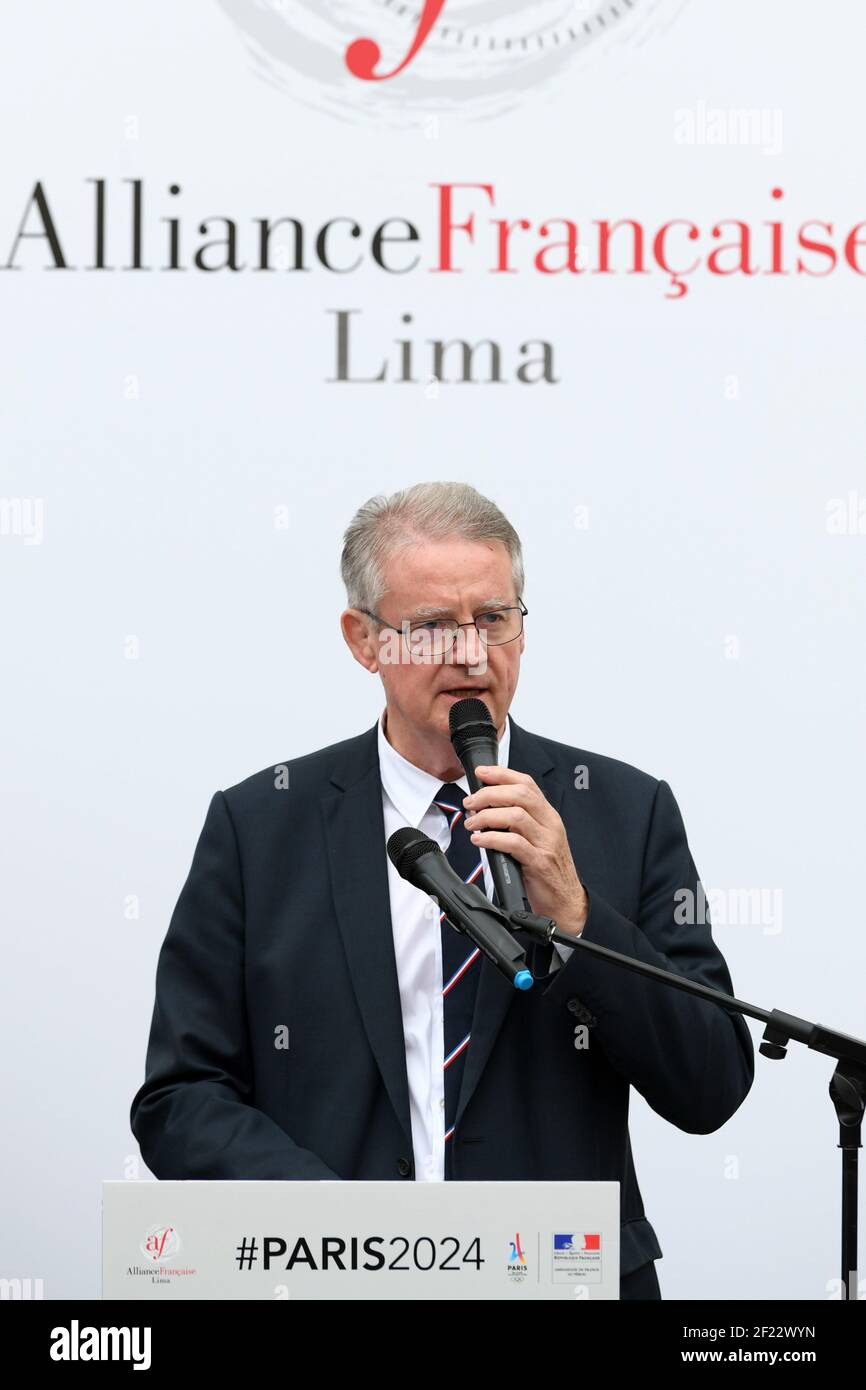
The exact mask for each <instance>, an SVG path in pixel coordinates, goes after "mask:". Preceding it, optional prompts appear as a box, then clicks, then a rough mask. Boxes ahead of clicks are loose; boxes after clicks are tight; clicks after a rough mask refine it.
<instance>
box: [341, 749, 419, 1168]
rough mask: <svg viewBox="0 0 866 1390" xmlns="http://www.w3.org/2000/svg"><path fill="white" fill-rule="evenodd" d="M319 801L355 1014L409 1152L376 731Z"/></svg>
mask: <svg viewBox="0 0 866 1390" xmlns="http://www.w3.org/2000/svg"><path fill="white" fill-rule="evenodd" d="M331 780H332V782H333V783H334V785H335V786H336V787H338V788H342V790H339V791H335V792H331V793H328V794H326V795H325V796H323V797H322V798H321V805H322V813H323V815H324V819H325V829H326V836H325V839H326V843H327V846H328V856H329V860H330V867H331V884H332V887H333V894H334V906H335V909H336V914H337V922H338V925H339V928H340V932H341V934H342V938H343V946H344V948H345V951H346V958H347V960H348V963H349V973H350V976H351V980H352V984H353V986H354V990H355V995H356V997H357V1000H358V1007H359V1009H360V1011H361V1017H362V1018H363V1021H364V1027H365V1029H366V1032H367V1037H368V1038H369V1040H370V1046H371V1048H372V1049H373V1053H374V1055H375V1057H376V1061H377V1063H378V1066H379V1070H380V1071H381V1073H382V1079H383V1081H384V1083H385V1087H386V1089H387V1092H388V1095H389V1097H390V1099H391V1104H392V1105H393V1107H394V1111H395V1113H396V1115H397V1117H398V1119H399V1121H400V1124H401V1125H402V1127H403V1131H404V1133H405V1136H406V1141H407V1144H408V1146H409V1152H410V1153H411V1151H412V1121H411V1117H410V1111H409V1082H408V1079H407V1073H406V1044H405V1039H404V1035H403V1013H402V1009H401V1006H400V990H399V985H398V980H397V961H396V957H395V954H394V936H393V930H392V925H391V904H390V896H389V891H388V861H387V856H386V853H385V818H384V815H383V812H382V783H381V778H380V775H379V755H378V748H377V731H376V726H375V725H374V726H373V729H372V730H371V731H370V732H369V733H366V734H361V735H360V736H359V737H358V738H357V739H352V740H351V741H350V747H349V748H348V749H347V751H346V754H345V756H344V759H343V761H342V763H341V764H340V766H339V768H338V769H337V771H335V772H334V773H333V775H332V778H331Z"/></svg>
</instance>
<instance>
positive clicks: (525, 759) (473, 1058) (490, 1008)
mask: <svg viewBox="0 0 866 1390" xmlns="http://www.w3.org/2000/svg"><path fill="white" fill-rule="evenodd" d="M508 765H509V767H512V768H514V770H515V771H516V772H527V773H529V776H530V777H531V778H532V779H533V781H535V782H537V783H538V786H539V787H540V788H541V790H542V792H543V793H544V795H545V796H546V798H547V800H548V801H549V802H550V804H551V806H552V807H553V809H554V810H555V811H559V807H560V805H561V803H562V797H563V793H564V790H565V788H564V785H563V783H562V782H561V781H560V780H559V779H558V778H557V777H556V775H555V768H556V764H555V763H554V761H553V759H552V758H551V757H550V754H549V753H547V752H546V750H545V747H544V744H543V743H542V742H541V740H540V739H538V738H536V736H535V735H534V734H530V733H528V732H527V730H526V729H521V728H520V726H519V725H518V724H515V722H514V720H513V719H512V720H511V746H510V748H509V754H508ZM548 949H549V948H548ZM529 963H530V966H531V965H532V960H531V959H530V962H529ZM515 993H516V991H515V989H514V986H513V985H511V984H509V982H508V980H506V978H505V976H504V975H501V974H500V973H499V971H498V970H497V969H496V967H495V965H492V964H491V963H490V961H489V960H487V958H486V957H484V956H482V958H481V976H480V978H479V981H478V994H477V995H476V999H475V1011H474V1014H473V1017H472V1032H471V1042H470V1044H469V1048H468V1050H467V1053H466V1066H465V1067H464V1070H463V1080H462V1083H461V1087H460V1099H459V1102H458V1105H457V1116H456V1120H455V1127H456V1126H458V1125H459V1124H460V1119H461V1116H462V1115H463V1112H464V1110H465V1109H466V1106H467V1105H468V1104H469V1101H470V1100H471V1098H472V1093H473V1092H474V1090H475V1088H476V1086H477V1085H478V1082H479V1081H480V1080H481V1076H482V1074H483V1072H484V1068H485V1067H486V1065H487V1062H488V1060H489V1057H490V1053H491V1052H492V1050H493V1045H494V1043H495V1042H496V1039H497V1037H498V1035H499V1030H500V1029H501V1027H502V1024H503V1022H504V1020H505V1015H506V1014H507V1012H508V1009H509V1007H510V1005H511V1003H512V1001H513V999H514V995H515Z"/></svg>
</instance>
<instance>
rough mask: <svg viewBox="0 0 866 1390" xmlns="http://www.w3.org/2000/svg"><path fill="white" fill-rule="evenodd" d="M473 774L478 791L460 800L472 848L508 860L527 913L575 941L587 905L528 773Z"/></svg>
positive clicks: (557, 824)
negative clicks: (548, 920) (549, 920)
mask: <svg viewBox="0 0 866 1390" xmlns="http://www.w3.org/2000/svg"><path fill="white" fill-rule="evenodd" d="M475 770H476V772H477V773H478V777H479V779H480V780H481V781H482V782H483V783H484V786H483V787H481V788H479V790H478V791H477V792H473V793H472V795H471V796H466V797H464V798H463V805H464V807H465V808H466V819H465V821H464V824H465V826H466V829H467V830H468V832H469V834H470V835H471V837H472V843H473V844H474V845H477V846H478V848H479V849H484V850H488V849H499V850H502V851H503V852H504V853H505V854H510V855H511V857H512V859H514V860H515V861H516V862H517V863H518V864H519V865H520V872H521V874H522V875H523V883H524V886H525V888H526V895H527V897H528V898H529V901H530V903H531V904H532V910H533V912H536V913H538V914H539V915H540V916H542V917H554V918H555V919H556V925H557V928H558V929H559V930H560V931H563V932H566V933H568V935H569V936H579V935H580V933H581V932H582V931H583V926H584V923H585V922H586V917H587V911H588V907H589V904H588V900H587V896H586V890H585V888H584V886H583V884H582V883H581V881H580V879H579V878H578V876H577V870H576V868H575V867H574V860H573V859H572V857H571V850H570V849H569V846H568V837H567V836H566V833H565V826H564V825H563V823H562V819H561V818H560V816H559V815H558V814H557V812H556V811H554V809H553V807H552V806H551V804H550V802H549V801H548V800H547V798H546V797H545V796H544V794H543V792H542V791H541V789H540V787H539V786H538V785H537V784H536V783H535V782H534V781H533V780H532V778H531V777H530V776H529V774H528V773H526V772H515V770H514V768H511V767H498V766H497V767H478V768H476V769H475Z"/></svg>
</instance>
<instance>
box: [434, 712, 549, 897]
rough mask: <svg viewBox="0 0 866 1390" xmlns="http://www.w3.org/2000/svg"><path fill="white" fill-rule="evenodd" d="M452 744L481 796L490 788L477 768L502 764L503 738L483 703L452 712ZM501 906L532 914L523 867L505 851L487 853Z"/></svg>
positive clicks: (450, 721) (472, 788)
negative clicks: (481, 789) (500, 755)
mask: <svg viewBox="0 0 866 1390" xmlns="http://www.w3.org/2000/svg"><path fill="white" fill-rule="evenodd" d="M448 723H449V726H450V729H451V743H452V745H453V747H454V752H455V753H456V754H457V756H458V758H459V759H460V761H461V763H462V764H463V771H464V772H465V773H466V780H467V781H468V783H469V790H470V791H473V792H477V791H478V789H479V787H483V786H485V785H486V784H485V783H484V782H482V781H481V779H480V778H479V776H478V774H477V773H476V771H475V769H476V767H487V766H490V767H495V766H496V765H497V763H498V762H499V735H498V734H497V732H496V725H495V724H494V722H493V716H492V714H491V713H490V710H489V709H488V708H487V706H486V705H485V703H484V701H483V700H478V699H476V698H474V697H473V698H470V699H467V700H457V701H456V702H455V703H454V704H453V705H452V706H451V709H450V710H449V711H448ZM485 852H486V854H487V860H488V863H489V864H490V874H491V877H492V878H493V886H494V888H495V889H496V896H497V897H498V898H499V905H500V907H501V908H502V910H503V912H504V913H505V914H506V916H508V915H509V914H510V913H512V912H531V911H532V907H531V905H530V902H529V899H528V898H527V896H526V889H525V888H524V886H523V875H522V874H521V872H520V866H519V864H517V863H515V861H514V860H513V859H512V858H511V855H510V854H504V853H503V852H502V850H501V849H488V850H486V851H485Z"/></svg>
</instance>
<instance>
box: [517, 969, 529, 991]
mask: <svg viewBox="0 0 866 1390" xmlns="http://www.w3.org/2000/svg"><path fill="white" fill-rule="evenodd" d="M532 983H533V982H532V975H531V974H530V972H529V971H528V970H518V972H517V974H516V975H515V977H514V988H515V989H531V988H532Z"/></svg>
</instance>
